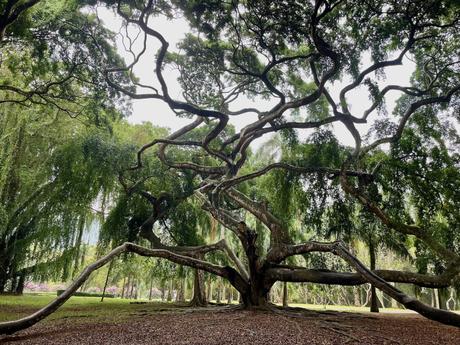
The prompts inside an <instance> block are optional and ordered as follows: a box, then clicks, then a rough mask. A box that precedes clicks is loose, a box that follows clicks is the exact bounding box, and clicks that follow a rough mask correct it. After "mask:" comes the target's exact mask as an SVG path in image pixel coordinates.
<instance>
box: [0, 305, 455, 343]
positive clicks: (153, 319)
mask: <svg viewBox="0 0 460 345" xmlns="http://www.w3.org/2000/svg"><path fill="white" fill-rule="evenodd" d="M49 299H50V297H48V296H39V297H35V298H34V299H30V297H25V298H20V299H19V300H18V299H17V298H16V300H15V299H14V298H13V297H0V320H7V319H13V318H16V317H19V316H22V315H26V314H27V313H29V312H31V311H33V310H35V309H34V307H36V306H38V305H43V304H40V303H43V302H45V301H46V300H49ZM0 343H1V344H159V345H160V344H161V345H167V344H193V345H198V344H200V345H207V344H251V345H258V344H270V345H276V344H321V345H326V344H327V345H328V344H408V345H410V344H417V345H424V344H427V345H428V344H436V345H448V344H454V345H458V344H460V329H457V328H454V327H449V326H444V325H441V324H439V323H436V322H432V321H429V320H426V319H425V318H423V317H421V316H418V315H416V314H412V313H396V312H395V313H380V314H378V315H376V314H370V313H356V312H352V313H350V312H333V311H320V310H317V311H305V310H300V309H290V310H289V311H287V312H286V311H282V310H281V309H278V310H277V311H276V312H263V311H245V310H234V308H232V309H229V308H228V307H211V308H206V309H190V308H185V307H184V306H181V305H172V304H165V303H147V304H130V303H129V302H127V301H121V300H108V299H107V300H106V301H105V302H104V303H100V302H99V299H95V298H81V297H80V298H78V297H74V298H72V299H71V300H70V301H69V302H67V303H66V305H65V306H64V307H63V308H62V309H61V310H60V311H59V312H58V313H56V314H55V315H52V316H50V317H49V318H48V319H46V320H44V321H43V322H41V323H39V324H37V325H35V326H33V327H32V328H30V329H28V330H25V331H21V332H18V333H16V334H14V335H12V336H3V337H1V336H0Z"/></svg>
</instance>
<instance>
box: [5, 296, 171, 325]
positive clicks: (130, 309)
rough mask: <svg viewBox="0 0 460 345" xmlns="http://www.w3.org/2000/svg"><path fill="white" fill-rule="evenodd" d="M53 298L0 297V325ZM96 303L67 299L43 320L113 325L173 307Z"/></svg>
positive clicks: (112, 301)
mask: <svg viewBox="0 0 460 345" xmlns="http://www.w3.org/2000/svg"><path fill="white" fill-rule="evenodd" d="M55 298H56V294H24V295H22V296H2V295H0V322H1V321H8V320H15V319H18V318H21V317H24V316H27V315H29V314H31V313H33V312H35V311H36V310H38V309H40V308H42V307H44V306H45V305H47V304H48V303H49V302H51V301H52V300H53V299H55ZM100 300H101V299H100V297H71V298H70V299H69V300H68V301H67V302H66V303H65V304H64V305H63V306H61V307H60V308H59V309H58V310H57V311H56V312H55V313H53V314H51V315H50V316H49V317H48V318H46V319H45V322H49V321H50V320H56V319H69V318H75V319H76V320H78V319H84V320H85V322H87V321H90V320H91V319H94V320H96V319H98V321H105V322H116V321H120V320H123V319H128V318H130V317H132V316H133V315H134V316H136V315H143V314H145V313H151V312H155V311H159V310H164V309H167V308H174V307H176V306H177V305H175V304H172V303H169V304H167V303H148V304H130V302H132V300H126V299H120V298H107V299H104V302H102V303H101V302H100Z"/></svg>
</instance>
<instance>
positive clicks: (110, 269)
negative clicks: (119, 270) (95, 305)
mask: <svg viewBox="0 0 460 345" xmlns="http://www.w3.org/2000/svg"><path fill="white" fill-rule="evenodd" d="M112 266H113V261H110V264H109V268H108V269H107V276H106V277H105V283H104V289H103V290H102V297H101V302H104V297H105V290H106V289H107V284H108V283H109V277H110V272H111V271H112Z"/></svg>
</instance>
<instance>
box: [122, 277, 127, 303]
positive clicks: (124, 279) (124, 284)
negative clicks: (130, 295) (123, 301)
mask: <svg viewBox="0 0 460 345" xmlns="http://www.w3.org/2000/svg"><path fill="white" fill-rule="evenodd" d="M125 286H126V277H123V286H122V288H121V298H124V297H125Z"/></svg>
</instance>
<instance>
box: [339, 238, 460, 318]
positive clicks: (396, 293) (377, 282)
mask: <svg viewBox="0 0 460 345" xmlns="http://www.w3.org/2000/svg"><path fill="white" fill-rule="evenodd" d="M332 252H333V253H334V254H336V255H338V256H340V257H341V258H342V259H343V260H345V261H346V262H347V263H348V264H349V265H350V266H352V267H353V268H354V269H356V271H357V272H358V273H359V274H360V275H361V276H362V277H363V278H364V279H366V280H367V281H368V282H369V283H371V284H372V285H373V286H375V287H376V288H378V289H379V290H381V291H383V292H385V293H386V294H387V295H388V296H390V297H392V298H393V299H395V300H396V301H398V302H399V303H401V304H402V305H403V306H405V307H406V308H408V309H411V310H414V311H416V312H417V313H419V314H421V315H423V316H425V317H427V318H428V319H431V320H435V321H438V322H441V323H444V324H446V325H451V326H456V327H460V315H459V314H457V313H454V312H451V311H447V310H442V309H436V308H433V307H430V306H428V305H426V304H424V303H422V302H420V301H418V300H416V299H415V298H412V297H410V296H408V295H406V294H405V293H404V292H402V291H400V290H399V289H397V288H395V287H394V286H392V285H391V284H389V283H388V282H386V281H385V280H384V279H382V278H381V277H379V276H378V275H376V274H375V273H373V272H372V271H370V270H369V269H367V268H366V266H364V265H363V264H362V263H361V262H360V261H359V260H358V259H357V258H356V257H354V256H353V255H352V254H351V253H350V252H349V251H348V250H347V249H346V248H345V246H343V244H341V243H337V244H336V245H335V246H334V249H333V251H332Z"/></svg>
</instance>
